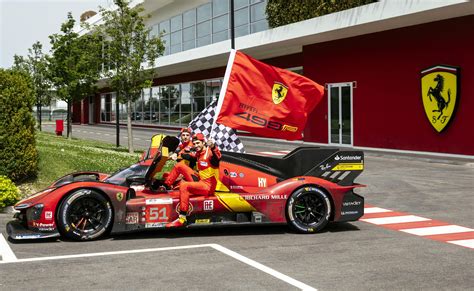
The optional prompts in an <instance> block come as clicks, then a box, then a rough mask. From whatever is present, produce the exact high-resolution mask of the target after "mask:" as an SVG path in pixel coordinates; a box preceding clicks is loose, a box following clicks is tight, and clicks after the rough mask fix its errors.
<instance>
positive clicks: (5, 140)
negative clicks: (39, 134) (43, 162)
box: [0, 69, 38, 181]
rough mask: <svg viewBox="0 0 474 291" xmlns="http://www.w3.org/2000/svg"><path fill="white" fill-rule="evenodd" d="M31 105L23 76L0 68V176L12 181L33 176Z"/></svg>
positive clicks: (34, 153) (28, 82) (35, 161)
mask: <svg viewBox="0 0 474 291" xmlns="http://www.w3.org/2000/svg"><path fill="white" fill-rule="evenodd" d="M34 102H35V97H34V93H33V90H32V85H31V80H30V78H29V77H28V76H27V75H26V74H25V73H22V72H20V71H17V70H4V69H0V108H1V110H0V175H4V176H7V177H9V178H10V179H12V180H13V181H18V180H22V179H25V178H28V177H31V176H34V175H36V171H37V164H38V153H37V150H36V147H35V119H34V117H33V114H32V111H33V105H34Z"/></svg>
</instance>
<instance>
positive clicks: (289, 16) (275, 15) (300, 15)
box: [266, 0, 377, 27]
mask: <svg viewBox="0 0 474 291" xmlns="http://www.w3.org/2000/svg"><path fill="white" fill-rule="evenodd" d="M373 2H377V0H337V1H336V0H301V1H288V0H268V3H267V8H266V13H267V20H268V25H269V26H270V27H278V26H282V25H286V24H290V23H294V22H298V21H302V20H306V19H310V18H314V17H318V16H321V15H325V14H329V13H333V12H338V11H342V10H345V9H350V8H353V7H357V6H362V5H365V4H369V3H373Z"/></svg>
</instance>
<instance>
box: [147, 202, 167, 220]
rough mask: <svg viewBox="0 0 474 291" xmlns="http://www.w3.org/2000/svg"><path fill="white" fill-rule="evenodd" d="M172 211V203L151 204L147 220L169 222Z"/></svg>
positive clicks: (148, 208)
mask: <svg viewBox="0 0 474 291" xmlns="http://www.w3.org/2000/svg"><path fill="white" fill-rule="evenodd" d="M170 213H171V205H170V204H166V205H149V206H148V207H147V209H146V213H145V218H146V222H147V223H150V222H168V216H169V214H170Z"/></svg>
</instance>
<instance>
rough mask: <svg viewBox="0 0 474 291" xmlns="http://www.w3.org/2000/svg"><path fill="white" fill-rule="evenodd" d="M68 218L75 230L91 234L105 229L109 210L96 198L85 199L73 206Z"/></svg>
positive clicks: (79, 200) (77, 201)
mask: <svg viewBox="0 0 474 291" xmlns="http://www.w3.org/2000/svg"><path fill="white" fill-rule="evenodd" d="M67 218H68V221H69V223H68V224H69V225H71V226H72V228H73V229H75V230H77V231H79V232H81V233H89V234H90V233H94V232H96V231H99V230H101V229H103V228H104V227H105V224H106V222H107V208H106V205H105V203H103V202H101V201H99V200H97V199H95V198H91V197H83V198H80V199H78V200H76V201H74V202H73V203H72V204H71V206H70V211H68V215H67Z"/></svg>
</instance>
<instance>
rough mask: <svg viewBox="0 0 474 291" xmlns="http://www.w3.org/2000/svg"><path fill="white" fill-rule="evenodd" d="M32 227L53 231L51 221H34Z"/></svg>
mask: <svg viewBox="0 0 474 291" xmlns="http://www.w3.org/2000/svg"><path fill="white" fill-rule="evenodd" d="M33 227H35V228H37V229H38V230H39V231H53V230H54V224H53V223H41V222H39V223H38V222H34V221H33Z"/></svg>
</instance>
